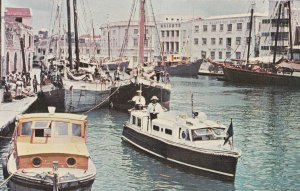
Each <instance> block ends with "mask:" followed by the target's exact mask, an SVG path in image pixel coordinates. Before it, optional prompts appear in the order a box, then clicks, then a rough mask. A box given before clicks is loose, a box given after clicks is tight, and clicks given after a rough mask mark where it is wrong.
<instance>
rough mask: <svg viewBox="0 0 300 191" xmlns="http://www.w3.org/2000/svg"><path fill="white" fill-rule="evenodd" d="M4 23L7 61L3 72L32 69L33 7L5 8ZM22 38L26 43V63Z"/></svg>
mask: <svg viewBox="0 0 300 191" xmlns="http://www.w3.org/2000/svg"><path fill="white" fill-rule="evenodd" d="M4 23H5V24H4V25H5V47H4V49H5V54H4V56H5V62H4V67H3V68H4V70H3V73H4V74H9V73H10V72H13V71H14V72H21V73H22V72H24V71H25V70H26V72H28V71H30V70H31V69H32V59H33V51H34V43H33V39H34V38H33V32H32V14H31V9H29V8H11V7H7V8H5V12H4ZM21 40H22V41H23V44H24V56H25V63H23V59H22V51H21V43H20V42H21ZM24 67H25V68H24Z"/></svg>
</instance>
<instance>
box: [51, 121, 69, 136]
mask: <svg viewBox="0 0 300 191" xmlns="http://www.w3.org/2000/svg"><path fill="white" fill-rule="evenodd" d="M54 134H55V135H58V136H64V135H68V123H66V122H55V130H54Z"/></svg>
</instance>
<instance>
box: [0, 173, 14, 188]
mask: <svg viewBox="0 0 300 191" xmlns="http://www.w3.org/2000/svg"><path fill="white" fill-rule="evenodd" d="M14 175H15V173H12V174H11V175H10V176H9V177H8V178H7V179H5V180H4V181H3V182H2V183H1V184H0V188H3V187H4V185H6V183H7V182H8V181H9V180H10V179H11V178H12V177H13V176H14Z"/></svg>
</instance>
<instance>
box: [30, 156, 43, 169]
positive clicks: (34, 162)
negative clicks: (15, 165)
mask: <svg viewBox="0 0 300 191" xmlns="http://www.w3.org/2000/svg"><path fill="white" fill-rule="evenodd" d="M41 165H42V159H41V158H40V157H35V158H33V159H32V166H34V167H36V168H38V167H40V166H41Z"/></svg>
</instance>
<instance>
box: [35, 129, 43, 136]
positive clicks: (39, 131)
mask: <svg viewBox="0 0 300 191" xmlns="http://www.w3.org/2000/svg"><path fill="white" fill-rule="evenodd" d="M34 131H35V132H34V135H35V137H44V129H35V130H34Z"/></svg>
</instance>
